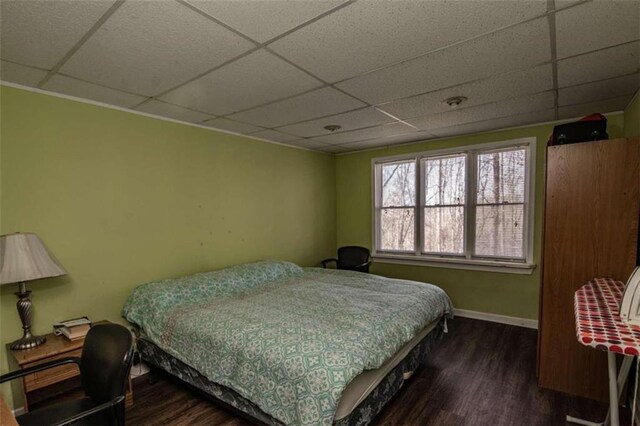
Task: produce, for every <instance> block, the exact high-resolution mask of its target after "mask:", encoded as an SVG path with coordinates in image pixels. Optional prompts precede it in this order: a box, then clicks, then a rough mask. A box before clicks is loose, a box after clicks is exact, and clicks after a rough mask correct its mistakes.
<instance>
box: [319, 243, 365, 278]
mask: <svg viewBox="0 0 640 426" xmlns="http://www.w3.org/2000/svg"><path fill="white" fill-rule="evenodd" d="M330 262H335V263H336V268H338V269H346V270H350V271H358V272H367V273H368V272H369V265H371V254H370V252H369V249H368V248H365V247H359V246H346V247H340V248H339V249H338V258H337V259H335V258H329V259H325V260H323V261H322V267H323V268H326V267H327V265H328V264H329V263H330Z"/></svg>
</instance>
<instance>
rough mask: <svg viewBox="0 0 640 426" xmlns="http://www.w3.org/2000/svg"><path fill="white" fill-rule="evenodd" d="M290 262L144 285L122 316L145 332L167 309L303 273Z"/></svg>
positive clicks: (251, 265) (267, 262)
mask: <svg viewBox="0 0 640 426" xmlns="http://www.w3.org/2000/svg"><path fill="white" fill-rule="evenodd" d="M302 272H303V270H302V268H300V267H299V266H298V265H296V264H294V263H291V262H283V261H278V260H265V261H261V262H254V263H245V264H241V265H236V266H232V267H229V268H225V269H220V270H218V271H211V272H203V273H199V274H195V275H188V276H184V277H179V278H170V279H165V280H161V281H155V282H150V283H147V284H142V285H140V286H138V287H136V288H135V289H134V290H133V293H131V295H130V296H129V298H128V299H127V301H126V302H125V305H124V308H123V310H122V316H123V317H125V318H126V319H127V320H128V321H129V322H131V323H134V324H137V325H139V326H140V327H142V328H143V329H145V325H146V324H149V323H153V322H155V321H158V320H160V319H161V318H162V317H164V315H163V314H166V311H167V310H168V309H173V308H175V307H176V306H179V305H182V304H184V303H190V302H202V301H204V300H206V299H209V298H213V297H225V296H228V295H232V294H237V293H245V292H250V291H252V290H254V289H256V288H258V287H261V286H263V285H265V284H268V283H271V282H273V281H276V280H279V279H284V278H287V277H293V276H296V275H300V274H302Z"/></svg>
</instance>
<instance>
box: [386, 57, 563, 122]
mask: <svg viewBox="0 0 640 426" xmlns="http://www.w3.org/2000/svg"><path fill="white" fill-rule="evenodd" d="M550 89H553V72H552V69H551V64H545V65H540V66H537V67H535V68H529V69H527V70H520V71H514V72H511V73H508V74H501V75H497V76H494V77H490V78H488V79H485V80H480V81H474V82H472V83H467V84H463V85H460V86H455V87H452V88H449V89H443V90H437V91H435V92H430V93H426V94H424V95H418V96H413V97H410V98H405V99H400V100H398V101H393V102H391V103H387V104H382V105H379V108H380V109H382V110H384V111H387V112H388V113H390V114H393V115H394V116H396V117H398V118H400V119H408V118H413V117H419V116H424V115H428V114H436V113H439V112H449V111H451V107H450V106H449V105H447V104H446V103H444V102H443V101H444V100H445V99H448V98H450V97H453V96H464V97H466V98H467V100H466V101H465V102H464V104H463V105H462V106H463V107H464V108H468V107H472V106H475V105H480V104H486V103H489V102H494V101H499V100H501V99H507V98H513V97H516V96H521V95H526V94H530V93H536V92H540V91H544V90H550Z"/></svg>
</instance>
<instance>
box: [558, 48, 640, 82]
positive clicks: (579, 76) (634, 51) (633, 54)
mask: <svg viewBox="0 0 640 426" xmlns="http://www.w3.org/2000/svg"><path fill="white" fill-rule="evenodd" d="M638 68H640V42H635V43H628V44H624V45H622V46H617V47H612V48H610V49H605V50H600V51H598V52H594V53H588V54H586V55H580V56H575V57H573V58H569V59H564V60H562V61H559V62H558V85H559V87H567V86H574V85H576V84H581V83H588V82H591V81H597V80H604V79H607V78H612V77H618V76H621V75H626V74H631V73H634V72H636V71H638Z"/></svg>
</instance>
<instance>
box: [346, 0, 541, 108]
mask: <svg viewBox="0 0 640 426" xmlns="http://www.w3.org/2000/svg"><path fill="white" fill-rule="evenodd" d="M461 3H463V4H469V2H461ZM508 3H509V4H511V3H517V2H508ZM550 59H551V49H550V44H549V28H548V25H547V21H546V19H536V20H534V21H531V22H528V23H526V24H522V25H517V26H515V27H511V28H507V29H505V30H502V31H499V32H497V33H493V34H490V35H488V36H485V37H481V38H478V39H476V40H473V41H470V42H467V43H462V44H459V45H456V46H453V47H449V48H447V49H443V50H439V51H437V52H433V53H430V54H428V55H425V56H421V57H419V58H417V59H413V60H410V61H407V62H403V63H401V64H398V65H395V66H393V67H389V68H385V69H382V70H379V71H376V72H373V73H370V74H366V75H363V76H361V77H356V78H354V79H351V80H347V81H345V82H343V83H340V84H338V85H337V86H338V87H339V88H341V89H343V90H345V91H347V92H349V93H351V94H353V95H355V96H357V97H358V98H360V99H363V100H365V101H367V102H369V103H371V104H378V103H381V102H387V101H391V100H394V99H399V98H404V97H406V96H411V95H415V94H419V93H425V92H430V91H433V90H437V89H442V88H445V87H450V86H455V85H459V84H462V83H466V82H470V81H473V80H478V79H481V78H485V77H489V76H492V75H495V74H500V73H504V72H508V71H513V70H517V69H523V68H527V67H530V66H534V65H537V64H540V63H542V62H546V61H549V60H550Z"/></svg>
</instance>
